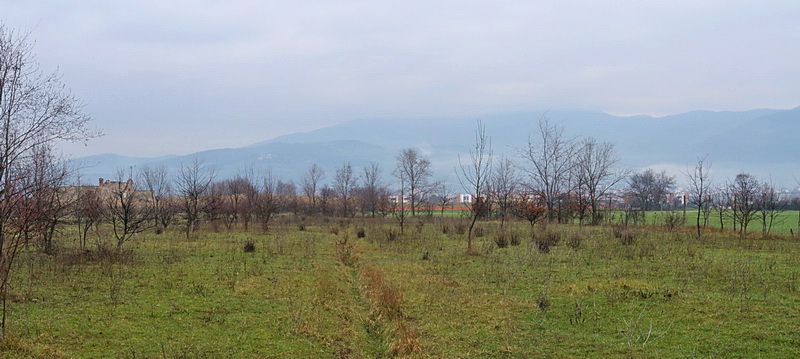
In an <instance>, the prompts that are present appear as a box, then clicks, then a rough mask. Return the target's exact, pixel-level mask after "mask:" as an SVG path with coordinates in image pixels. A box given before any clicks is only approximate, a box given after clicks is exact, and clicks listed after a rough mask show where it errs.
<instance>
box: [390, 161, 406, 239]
mask: <svg viewBox="0 0 800 359" xmlns="http://www.w3.org/2000/svg"><path fill="white" fill-rule="evenodd" d="M392 175H394V177H395V178H396V179H397V190H398V191H399V192H400V193H399V195H396V196H394V200H392V201H391V203H390V205H391V211H392V216H394V218H395V219H397V223H398V224H399V225H400V233H401V234H402V233H403V232H404V231H405V224H406V217H407V216H408V209H407V208H406V188H408V187H409V186H408V177H407V174H406V171H404V170H403V169H402V168H401V167H400V166H398V167H397V168H395V170H394V171H393V172H392ZM395 193H397V192H395Z"/></svg>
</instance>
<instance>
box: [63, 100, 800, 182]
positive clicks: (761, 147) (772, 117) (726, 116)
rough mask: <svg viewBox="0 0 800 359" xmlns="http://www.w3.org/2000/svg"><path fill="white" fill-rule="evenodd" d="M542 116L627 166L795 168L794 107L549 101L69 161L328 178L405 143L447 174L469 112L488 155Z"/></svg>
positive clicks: (788, 171) (507, 149)
mask: <svg viewBox="0 0 800 359" xmlns="http://www.w3.org/2000/svg"><path fill="white" fill-rule="evenodd" d="M542 116H547V117H548V118H549V119H550V120H551V122H554V123H559V124H561V125H562V126H563V127H564V128H565V131H566V132H567V133H568V134H569V135H570V136H592V137H594V138H596V139H598V140H604V141H609V142H611V143H613V144H614V145H615V148H616V150H617V153H618V154H619V155H620V157H621V159H622V161H623V163H624V164H625V165H626V166H629V167H632V168H642V167H647V166H656V167H661V168H665V169H667V170H670V171H671V172H673V173H675V174H679V173H678V171H679V170H680V169H683V168H685V167H687V166H691V165H692V164H693V163H694V162H695V161H696V159H697V158H698V157H700V156H707V158H708V160H709V161H711V162H712V163H714V168H713V170H714V172H715V173H716V175H717V177H719V179H718V181H722V179H724V178H727V177H730V176H732V175H735V173H737V172H738V171H749V172H752V173H754V174H757V175H759V176H762V177H766V176H770V175H771V176H772V178H773V180H776V181H783V182H784V183H785V185H791V184H792V183H793V179H792V176H793V175H798V176H800V166H799V162H798V161H796V160H795V157H794V153H795V152H798V151H800V145H797V144H796V143H797V142H796V141H795V140H794V139H793V137H794V136H795V134H796V133H798V132H799V131H800V108H795V109H791V110H773V109H757V110H750V111H739V112H731V111H725V112H713V111H694V112H688V113H684V114H679V115H670V116H663V117H653V116H615V115H610V114H607V113H602V112H592V111H560V110H559V111H555V110H554V111H547V112H543V111H539V112H517V113H501V114H488V115H482V116H475V117H473V118H466V117H453V118H440V119H434V118H431V119H362V120H354V121H349V122H345V123H342V124H339V125H335V126H330V127H325V128H320V129H317V130H314V131H309V132H304V133H295V134H290V135H285V136H280V137H276V138H273V139H270V140H266V141H263V142H259V143H256V144H253V145H250V146H246V147H241V148H228V149H212V150H207V151H202V152H199V153H196V154H192V155H189V156H169V157H160V158H130V157H124V156H119V155H113V154H105V155H99V156H90V157H84V158H79V159H76V160H75V161H77V162H79V163H82V164H84V165H85V166H86V167H85V169H84V171H83V173H84V178H92V177H109V176H111V175H112V174H113V173H114V171H115V169H116V168H129V167H131V166H142V165H145V164H148V165H164V166H166V167H167V168H169V169H170V170H172V171H173V172H174V171H177V169H178V168H179V167H180V164H181V163H182V162H183V163H187V162H188V161H190V160H191V157H193V156H197V157H200V158H203V159H204V160H206V161H207V162H209V163H212V164H213V165H214V166H215V167H216V168H217V169H218V172H219V177H220V178H225V177H230V176H233V175H235V174H236V173H237V171H240V170H242V169H244V168H248V167H250V168H253V169H254V170H255V171H257V172H258V171H265V170H267V169H271V170H272V171H273V174H275V175H276V176H278V177H281V178H284V179H293V180H299V179H300V178H301V177H302V175H303V173H304V172H305V171H306V170H307V169H308V167H309V166H310V165H311V164H313V163H317V164H319V165H321V166H322V167H323V168H324V169H325V170H326V171H327V173H328V176H327V178H328V179H332V178H333V173H334V171H335V168H336V167H338V166H339V165H341V164H342V163H344V162H347V161H349V162H351V163H352V164H353V166H354V167H356V168H360V167H363V166H365V165H367V164H368V163H369V162H370V161H375V162H378V163H380V164H381V166H382V167H383V168H384V172H385V175H386V176H387V177H388V176H389V173H390V172H391V170H392V169H393V168H394V157H395V155H396V153H397V152H398V151H399V150H400V149H402V148H406V147H415V148H418V149H419V150H421V151H422V152H423V153H425V154H427V155H429V156H430V158H431V160H432V162H433V166H434V169H435V172H436V178H437V179H447V180H450V181H451V182H454V183H455V177H454V176H455V175H454V167H455V166H457V164H458V156H459V154H460V155H461V156H462V157H463V156H466V155H468V151H469V148H470V146H471V144H472V143H473V142H474V131H475V123H476V120H478V119H480V120H482V121H483V123H485V124H486V129H487V132H488V134H489V135H490V136H491V138H492V145H493V148H494V152H495V155H497V156H509V157H515V156H516V153H517V150H516V149H518V148H521V147H523V146H525V144H526V143H527V140H528V137H529V136H534V139H535V135H536V130H537V125H538V120H539V118H541V117H542ZM94 180H96V179H92V181H94Z"/></svg>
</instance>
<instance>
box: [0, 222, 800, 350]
mask: <svg viewBox="0 0 800 359" xmlns="http://www.w3.org/2000/svg"><path fill="white" fill-rule="evenodd" d="M282 220H283V219H282ZM440 220H441V219H437V220H436V222H430V220H428V221H429V222H428V223H426V224H424V225H421V226H416V225H411V226H408V227H407V228H408V230H407V231H406V233H405V234H404V235H403V236H401V237H400V238H398V239H396V240H394V241H387V240H386V235H385V231H386V230H388V229H389V228H392V227H393V226H395V225H394V223H393V222H391V221H386V222H385V223H374V222H368V221H367V222H361V221H360V220H349V221H342V222H338V221H337V222H336V223H334V222H330V223H316V224H309V225H308V226H307V227H306V230H304V231H299V230H297V226H296V225H295V224H292V223H289V222H288V218H287V219H286V220H284V221H283V222H286V223H284V224H282V225H281V224H277V225H276V226H275V227H274V228H273V232H272V233H270V234H267V235H264V234H259V233H242V232H235V233H226V232H220V233H208V232H203V233H202V234H201V235H200V237H199V238H197V239H194V240H186V239H183V238H182V237H181V235H180V233H178V232H167V233H165V234H163V235H154V234H147V235H143V236H140V237H138V238H137V239H136V240H134V241H132V242H130V243H129V244H130V246H129V247H126V248H127V249H129V250H130V259H129V260H127V261H125V260H123V261H119V260H117V261H103V260H96V259H95V260H88V261H79V260H77V259H76V258H75V257H74V256H69V255H66V253H72V252H71V251H70V250H68V249H65V250H63V251H62V253H65V254H61V255H58V256H47V255H42V254H37V253H35V252H34V251H30V252H26V253H24V255H23V256H22V257H21V258H20V261H19V265H18V267H17V268H16V272H15V273H16V276H15V278H14V283H13V289H12V291H13V293H12V294H13V297H14V298H15V300H14V301H13V302H11V303H9V310H10V316H9V324H8V326H9V328H8V331H9V333H10V334H9V336H10V337H11V338H12V339H11V340H7V341H6V344H5V347H4V348H3V349H0V357H8V358H12V357H13V358H17V357H47V358H50V357H80V358H108V357H118V358H134V357H136V358H142V357H168V358H181V357H192V358H195V357H204V358H206V357H208V358H211V357H234V358H251V357H276V358H284V357H299V358H319V357H323V358H324V357H347V358H377V357H392V356H395V355H397V356H402V355H401V354H402V353H403V350H404V349H402V348H406V349H408V348H411V349H408V351H407V352H406V353H409V354H408V355H409V356H411V357H433V358H439V357H499V358H505V357H507V358H524V357H620V358H621V357H688V356H693V357H709V358H716V357H742V358H747V357H776V358H785V357H797V356H798V355H800V327H798V326H797V323H798V322H800V314H798V313H800V267H798V265H797V263H800V242H798V241H795V240H788V239H764V240H762V239H757V238H755V237H753V238H750V237H748V238H744V239H741V238H739V237H738V236H732V235H725V234H719V233H707V234H706V235H705V236H704V238H703V239H701V240H696V239H693V237H692V235H691V233H690V232H680V231H679V232H674V233H670V232H665V231H656V230H652V231H648V230H643V229H629V230H628V231H632V233H633V234H634V237H635V239H636V240H635V242H634V243H633V244H632V245H623V244H622V243H621V242H620V240H619V239H616V238H614V236H613V235H612V233H611V230H610V228H604V227H578V226H572V225H560V226H556V225H551V226H549V228H548V230H550V231H557V232H559V233H560V235H561V240H560V242H559V243H558V244H557V245H555V246H554V247H552V249H551V251H550V252H549V253H541V252H540V251H539V250H538V249H537V247H536V246H535V245H534V242H532V240H531V239H530V238H531V234H530V229H529V227H528V226H527V224H523V223H515V224H514V225H513V226H512V228H510V229H509V230H510V231H512V232H515V233H517V234H518V235H519V236H521V237H522V238H523V241H522V243H521V245H519V246H509V247H507V248H497V246H496V245H494V242H493V238H494V237H493V233H494V230H495V227H496V225H497V224H496V223H486V222H484V223H479V226H481V227H482V228H483V229H484V233H485V234H484V236H482V237H480V238H478V239H477V241H476V244H475V247H476V248H477V251H476V252H477V253H475V254H467V253H466V251H465V249H466V242H465V240H464V238H463V237H464V236H463V235H458V234H456V233H454V232H455V231H453V230H450V231H449V233H448V234H444V233H443V231H442V226H443V224H442V223H440V222H439V221H440ZM412 221H413V222H416V220H412ZM449 221H451V222H450V223H449V224H448V226H450V227H453V226H455V223H456V221H457V220H454V219H451V220H449ZM330 228H338V233H339V234H338V235H334V234H332V233H331V230H330ZM361 228H364V229H365V233H366V237H365V238H363V239H357V238H356V236H355V233H356V232H357V230H358V229H361ZM536 232H537V234H538V235H540V236H541V233H542V232H541V230H540V229H538V228H537V230H536ZM575 236H577V237H579V238H580V239H581V240H580V247H579V248H578V249H572V248H570V246H568V245H567V242H568V241H569V238H570V237H575ZM342 238H347V240H346V241H345V240H343V239H342ZM248 239H253V240H254V241H255V244H256V251H255V252H254V253H245V252H244V250H243V247H244V244H245V242H246V241H247V240H248ZM337 243H338V244H337ZM62 244H63V245H65V246H67V247H68V244H69V243H68V242H67V241H62ZM126 246H127V244H126ZM426 252H427V254H428V256H427V259H423V254H425V253H426ZM91 256H93V257H96V256H97V251H93V253H92V254H91ZM376 272H377V273H379V277H380V278H381V280H383V281H385V283H380V285H378V284H376V282H375V279H374V278H375V276H374V275H375V273H376ZM370 273H371V274H370ZM370 275H372V276H370ZM370 278H371V279H370ZM387 308H389V309H391V310H389V309H387ZM392 313H395V314H392ZM397 313H399V314H397ZM404 343H405V344H406V345H405V346H404ZM409 343H410V344H409ZM398 348H400V349H398ZM420 350H421V351H420Z"/></svg>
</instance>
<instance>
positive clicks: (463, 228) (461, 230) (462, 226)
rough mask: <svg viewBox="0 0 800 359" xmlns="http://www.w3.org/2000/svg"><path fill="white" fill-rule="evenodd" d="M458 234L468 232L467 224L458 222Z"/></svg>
mask: <svg viewBox="0 0 800 359" xmlns="http://www.w3.org/2000/svg"><path fill="white" fill-rule="evenodd" d="M455 229H456V234H458V235H461V234H464V233H466V232H467V225H466V224H463V223H457V224H456V228H455Z"/></svg>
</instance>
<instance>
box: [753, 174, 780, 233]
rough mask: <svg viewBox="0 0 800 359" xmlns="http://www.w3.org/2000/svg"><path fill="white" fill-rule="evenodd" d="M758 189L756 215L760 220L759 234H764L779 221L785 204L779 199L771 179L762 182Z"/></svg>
mask: <svg viewBox="0 0 800 359" xmlns="http://www.w3.org/2000/svg"><path fill="white" fill-rule="evenodd" d="M760 190H761V191H760V193H759V198H758V211H757V213H756V216H757V217H758V219H759V221H760V222H761V234H762V235H764V236H766V235H768V234H769V233H770V232H771V231H772V226H773V225H775V224H776V223H780V222H781V220H782V218H783V217H782V216H781V214H782V213H783V212H784V211H786V205H785V203H784V202H782V201H781V199H780V195H779V193H778V191H777V190H776V189H775V184H773V183H772V181H769V182H764V183H762V184H761V187H760Z"/></svg>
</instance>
